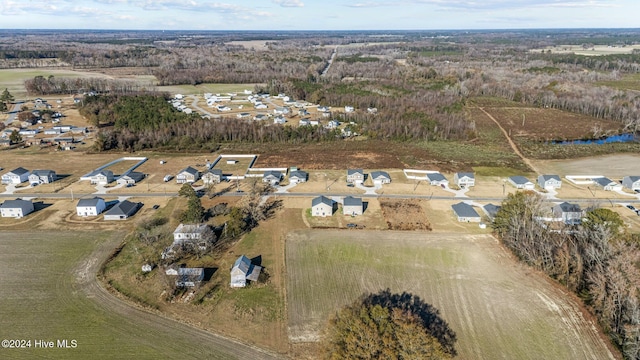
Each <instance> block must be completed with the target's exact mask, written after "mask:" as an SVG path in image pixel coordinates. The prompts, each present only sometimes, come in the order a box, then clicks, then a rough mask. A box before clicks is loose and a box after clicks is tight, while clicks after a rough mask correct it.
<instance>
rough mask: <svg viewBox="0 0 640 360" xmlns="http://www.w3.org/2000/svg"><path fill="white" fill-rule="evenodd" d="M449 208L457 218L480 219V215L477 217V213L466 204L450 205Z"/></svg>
mask: <svg viewBox="0 0 640 360" xmlns="http://www.w3.org/2000/svg"><path fill="white" fill-rule="evenodd" d="M451 208H452V209H453V212H455V213H456V215H457V216H458V217H465V218H473V217H480V215H478V213H477V212H476V210H475V209H474V208H473V206H471V205H469V204H467V203H463V202H459V203H457V204H454V205H451Z"/></svg>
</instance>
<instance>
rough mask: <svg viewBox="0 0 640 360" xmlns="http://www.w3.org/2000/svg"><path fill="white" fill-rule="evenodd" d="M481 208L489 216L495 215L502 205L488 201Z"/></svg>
mask: <svg viewBox="0 0 640 360" xmlns="http://www.w3.org/2000/svg"><path fill="white" fill-rule="evenodd" d="M482 208H483V209H484V211H485V212H486V213H487V215H489V216H491V217H495V216H496V214H497V213H498V211H500V208H502V206H500V205H494V204H491V203H489V204H486V205H485V206H483V207H482Z"/></svg>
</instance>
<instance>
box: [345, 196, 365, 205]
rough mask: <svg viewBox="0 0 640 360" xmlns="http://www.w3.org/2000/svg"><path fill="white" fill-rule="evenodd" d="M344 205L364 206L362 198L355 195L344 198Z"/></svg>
mask: <svg viewBox="0 0 640 360" xmlns="http://www.w3.org/2000/svg"><path fill="white" fill-rule="evenodd" d="M342 205H343V206H362V199H361V198H357V197H353V196H347V197H345V198H344V201H343V202H342Z"/></svg>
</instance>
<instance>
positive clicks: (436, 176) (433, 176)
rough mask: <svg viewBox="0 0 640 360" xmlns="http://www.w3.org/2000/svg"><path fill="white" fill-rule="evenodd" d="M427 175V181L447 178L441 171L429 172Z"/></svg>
mask: <svg viewBox="0 0 640 360" xmlns="http://www.w3.org/2000/svg"><path fill="white" fill-rule="evenodd" d="M427 177H428V178H429V181H444V180H447V178H446V177H444V175H442V174H441V173H430V174H427Z"/></svg>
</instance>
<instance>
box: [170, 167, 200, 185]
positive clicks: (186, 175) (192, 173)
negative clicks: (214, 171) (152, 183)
mask: <svg viewBox="0 0 640 360" xmlns="http://www.w3.org/2000/svg"><path fill="white" fill-rule="evenodd" d="M199 178H200V173H199V172H198V170H196V169H194V168H192V167H191V166H187V167H186V168H184V169H182V170H181V171H180V172H179V173H178V175H176V182H177V183H178V184H184V183H194V182H196V181H198V179H199Z"/></svg>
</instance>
